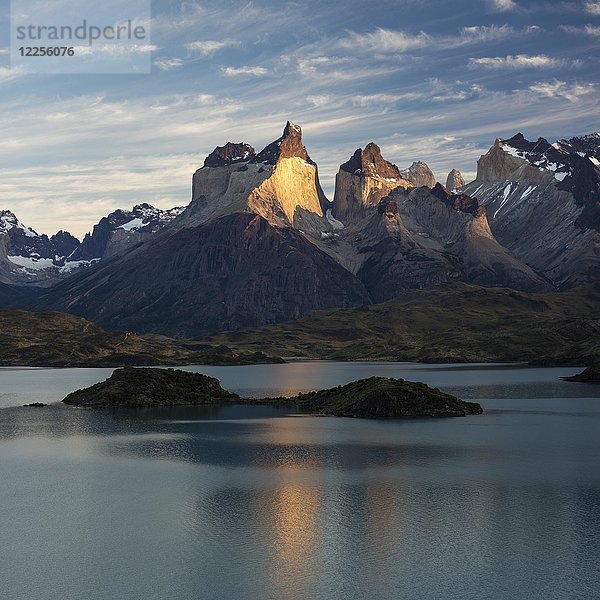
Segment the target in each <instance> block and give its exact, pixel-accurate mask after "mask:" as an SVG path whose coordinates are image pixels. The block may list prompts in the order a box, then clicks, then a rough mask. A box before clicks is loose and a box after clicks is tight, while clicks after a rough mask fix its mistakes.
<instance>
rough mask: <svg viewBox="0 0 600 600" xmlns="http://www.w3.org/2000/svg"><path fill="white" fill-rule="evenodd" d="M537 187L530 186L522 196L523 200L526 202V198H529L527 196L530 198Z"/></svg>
mask: <svg viewBox="0 0 600 600" xmlns="http://www.w3.org/2000/svg"><path fill="white" fill-rule="evenodd" d="M536 187H537V186H535V185H530V186H529V187H528V188H527V189H526V190H525V191H524V192H523V193H522V194H521V200H524V199H525V198H527V196H529V195H530V194H531V192H533V190H535V188H536Z"/></svg>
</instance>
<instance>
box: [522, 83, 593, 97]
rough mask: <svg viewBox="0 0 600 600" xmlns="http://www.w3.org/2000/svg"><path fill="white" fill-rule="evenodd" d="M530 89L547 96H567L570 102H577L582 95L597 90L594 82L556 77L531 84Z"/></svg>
mask: <svg viewBox="0 0 600 600" xmlns="http://www.w3.org/2000/svg"><path fill="white" fill-rule="evenodd" d="M529 90H530V91H531V92H534V93H535V94H539V95H540V96H545V97H547V98H565V99H566V100H568V101H569V102H577V101H578V100H579V99H580V98H581V97H582V96H587V95H588V94H593V93H595V92H596V84H594V83H581V84H580V83H572V84H568V83H567V82H565V81H559V80H558V79H555V80H554V81H550V82H539V83H536V84H534V85H531V86H529Z"/></svg>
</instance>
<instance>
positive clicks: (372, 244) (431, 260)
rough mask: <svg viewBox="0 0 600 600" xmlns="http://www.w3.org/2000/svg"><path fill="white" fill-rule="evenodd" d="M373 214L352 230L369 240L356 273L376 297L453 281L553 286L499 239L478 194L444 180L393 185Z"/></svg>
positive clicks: (527, 287) (526, 287)
mask: <svg viewBox="0 0 600 600" xmlns="http://www.w3.org/2000/svg"><path fill="white" fill-rule="evenodd" d="M368 219H369V220H368V221H366V222H363V223H362V224H360V227H361V229H360V233H358V234H357V233H356V229H353V230H350V231H349V233H348V235H351V236H353V238H354V237H357V238H359V239H362V240H364V242H361V246H360V249H359V251H360V256H362V257H363V261H362V263H361V265H360V266H359V268H358V270H357V272H356V274H357V277H358V278H359V279H360V280H361V281H362V282H363V284H364V285H365V287H366V288H367V290H368V291H369V294H370V295H371V298H372V299H373V301H374V302H384V301H386V300H390V299H391V298H395V297H396V296H398V295H399V294H401V293H404V292H406V291H407V290H410V289H414V288H417V289H418V288H423V287H432V286H435V285H439V284H440V283H445V282H452V281H463V282H469V283H475V284H477V285H484V286H498V285H501V286H505V287H512V288H515V289H523V290H528V291H536V290H545V289H548V287H549V286H548V284H547V283H546V282H545V281H544V280H543V279H542V278H540V277H539V276H538V275H537V274H536V273H535V272H534V271H533V270H531V269H530V268H529V267H527V266H526V265H524V264H522V263H521V262H520V261H518V260H517V259H516V258H515V257H514V256H513V255H512V254H511V253H510V252H508V251H507V250H506V249H505V248H503V247H502V246H501V245H500V244H499V243H498V242H497V241H496V240H495V239H494V236H493V235H492V234H491V232H490V230H489V226H488V223H487V219H486V212H485V209H484V208H483V207H482V206H481V205H480V204H479V202H478V201H477V199H475V198H472V197H470V196H466V195H465V194H452V193H449V192H448V191H447V190H446V189H445V188H444V187H443V186H441V185H440V184H436V186H435V187H434V189H432V190H430V189H428V188H426V187H422V188H417V189H413V190H410V191H406V190H401V189H396V190H393V191H392V192H391V193H390V196H389V197H388V198H384V199H383V200H382V202H381V203H380V205H379V207H378V209H377V211H373V212H372V213H371V215H370V216H369V217H368ZM343 235H345V232H341V233H340V237H342V236H343Z"/></svg>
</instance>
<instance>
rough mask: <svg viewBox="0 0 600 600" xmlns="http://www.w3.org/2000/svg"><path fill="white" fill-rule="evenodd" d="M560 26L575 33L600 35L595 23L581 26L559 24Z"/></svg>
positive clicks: (599, 27)
mask: <svg viewBox="0 0 600 600" xmlns="http://www.w3.org/2000/svg"><path fill="white" fill-rule="evenodd" d="M560 28H561V29H562V30H563V31H566V32H567V33H575V34H576V35H582V34H583V35H589V36H591V37H599V36H600V26H597V25H589V24H588V25H585V26H583V27H576V26H575V25H561V26H560Z"/></svg>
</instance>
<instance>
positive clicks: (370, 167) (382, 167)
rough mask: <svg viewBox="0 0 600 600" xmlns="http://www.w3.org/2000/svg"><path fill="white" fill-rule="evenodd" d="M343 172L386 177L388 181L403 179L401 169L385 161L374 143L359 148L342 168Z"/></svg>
mask: <svg viewBox="0 0 600 600" xmlns="http://www.w3.org/2000/svg"><path fill="white" fill-rule="evenodd" d="M340 169H341V170H342V171H346V172H348V173H352V174H353V175H361V176H366V177H384V178H388V179H401V178H402V176H401V175H400V169H399V168H398V167H397V166H396V165H394V164H392V163H391V162H389V161H387V160H385V159H384V158H383V156H382V155H381V149H380V148H379V146H378V145H377V144H375V143H373V142H370V143H369V144H367V145H366V146H365V149H364V150H363V149H362V148H358V150H356V152H354V154H353V155H352V158H350V160H349V161H348V162H345V163H344V164H343V165H341V166H340Z"/></svg>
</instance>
